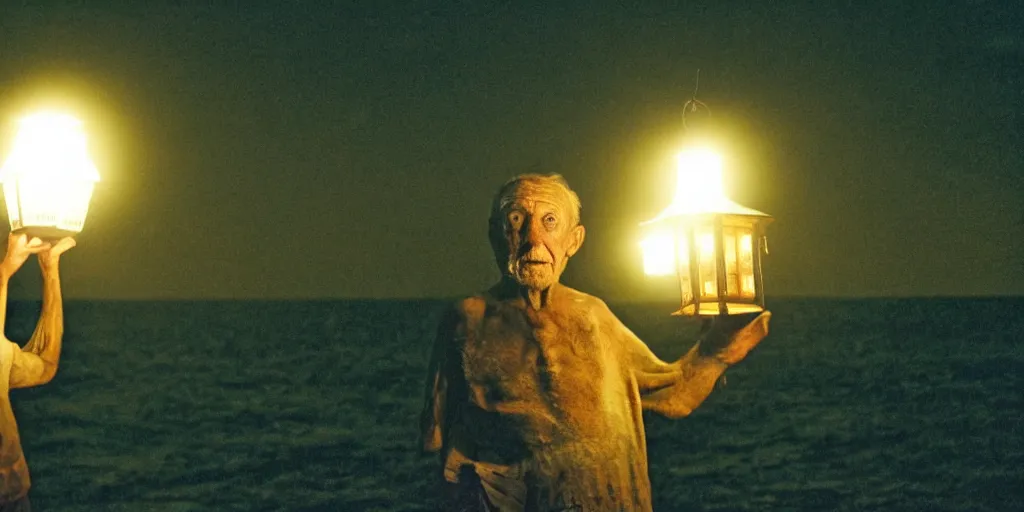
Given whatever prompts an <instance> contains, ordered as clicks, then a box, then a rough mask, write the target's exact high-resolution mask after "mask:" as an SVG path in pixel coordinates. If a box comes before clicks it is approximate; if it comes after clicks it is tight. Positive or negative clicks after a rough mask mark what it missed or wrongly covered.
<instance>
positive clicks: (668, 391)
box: [638, 347, 728, 418]
mask: <svg viewBox="0 0 1024 512" xmlns="http://www.w3.org/2000/svg"><path fill="white" fill-rule="evenodd" d="M671 366H672V367H674V370H675V371H673V372H671V373H664V374H660V375H657V377H655V378H651V377H653V376H652V375H644V374H641V375H638V380H639V381H640V383H641V386H643V385H644V384H647V386H649V387H647V389H646V392H645V393H643V394H642V401H643V404H644V407H645V408H647V409H650V410H653V411H655V412H657V413H659V414H662V415H664V416H668V417H670V418H679V417H683V416H686V415H688V414H690V413H691V412H693V410H694V409H696V408H697V407H699V406H700V404H701V403H703V402H704V400H705V399H706V398H707V397H708V395H710V394H711V391H713V390H714V388H715V383H716V382H718V379H719V377H721V376H722V373H723V372H725V370H726V368H728V365H726V364H725V363H722V362H721V361H718V360H717V359H714V358H710V357H705V356H702V355H701V354H700V350H699V348H698V347H694V348H693V349H692V350H690V352H689V353H687V354H686V355H685V356H683V357H682V358H680V359H679V360H678V361H676V362H675V363H673V364H672V365H671ZM645 381H646V382H645Z"/></svg>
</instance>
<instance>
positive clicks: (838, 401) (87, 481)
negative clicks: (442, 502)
mask: <svg viewBox="0 0 1024 512" xmlns="http://www.w3.org/2000/svg"><path fill="white" fill-rule="evenodd" d="M444 304H445V302H444V301H433V300H419V301H354V300H348V301H345V300H339V301H283V302H273V301H265V302H246V301H210V302H165V301H157V302H98V301H68V302H67V303H66V305H65V325H66V333H65V341H64V343H65V344H64V353H63V355H62V358H61V366H60V371H59V373H58V375H57V377H56V378H55V379H54V380H53V382H51V383H49V384H48V385H45V386H41V387H38V388H32V389H25V390H14V391H12V393H11V397H12V401H13V403H14V408H15V414H16V416H17V418H18V423H19V426H20V431H21V437H22V444H23V447H24V449H25V452H26V456H27V458H28V463H29V467H30V470H31V473H32V479H33V487H32V491H31V495H30V496H31V499H32V502H33V507H34V509H36V510H39V511H61V512H75V511H97V510H109V511H233V510H245V511H263V510H267V511H271V510H274V511H277V510H283V511H320V510H323V511H333V510H338V511H363V510H367V511H369V510H378V511H427V510H433V508H434V503H435V501H434V492H435V488H434V486H433V484H434V482H435V478H436V471H437V459H436V456H434V455H430V454H423V453H421V452H420V451H419V449H418V444H417V435H418V432H417V430H418V418H419V413H420V409H421V407H422V403H423V393H424V391H423V388H424V383H425V379H426V368H427V362H428V358H429V353H430V349H431V344H432V341H433V335H434V330H435V328H436V325H437V320H438V315H439V314H440V312H441V310H442V308H443V307H444ZM38 308H39V304H38V303H34V302H13V303H12V304H11V305H10V307H9V314H8V328H7V335H8V336H9V337H10V338H11V339H14V340H16V341H19V342H23V341H25V340H27V338H28V336H29V335H30V333H31V330H32V328H33V326H34V322H35V320H36V318H37V314H38ZM612 309H613V310H614V311H615V312H616V314H618V315H619V317H620V318H621V319H622V320H623V321H624V322H625V323H626V325H627V326H629V327H630V328H631V329H633V331H634V332H636V333H637V334H638V335H639V336H640V337H641V338H642V339H644V340H645V341H646V342H647V343H648V344H649V345H650V346H651V348H652V349H653V350H654V351H655V353H657V354H658V355H659V356H661V357H662V358H663V359H666V360H672V359H675V358H677V357H679V356H680V355H682V354H683V353H684V352H685V351H686V350H687V349H688V348H689V346H690V345H691V343H692V341H693V339H694V336H695V335H696V327H697V326H696V325H695V323H694V322H693V321H692V320H684V319H681V318H678V317H671V316H670V315H669V314H668V313H669V312H670V311H671V310H672V308H671V305H664V304H619V305H616V304H612ZM769 309H770V310H771V311H772V312H773V314H774V316H773V319H772V324H771V334H770V335H769V336H768V338H766V339H765V340H764V341H763V342H762V344H761V345H760V346H758V347H757V348H756V349H755V350H754V351H753V352H751V353H750V354H749V355H748V357H747V359H746V360H744V361H743V362H742V363H740V364H739V365H737V366H735V367H734V368H731V369H730V370H729V371H728V372H727V373H726V379H725V380H724V381H723V382H721V383H720V384H719V386H718V388H717V389H716V390H715V392H714V393H713V394H712V395H711V397H709V398H708V400H707V401H706V402H705V403H704V404H703V405H702V406H701V407H700V408H699V409H698V410H697V411H695V412H694V413H693V414H692V415H690V416H689V417H687V418H683V419H679V420H668V419H664V418H661V417H658V416H655V415H650V416H646V427H647V435H648V452H649V462H650V476H651V481H652V486H653V495H654V505H655V510H658V511H684V510H687V511H689V510H693V511H754V510H757V511H762V510H786V511H823V510H841V511H860V510H864V511H874V510H886V511H888V510H893V511H903V510H906V511H911V510H913V511H918V510H927V511H996V510H1006V511H1011V510H1024V385H1022V384H1024V382H1022V375H1024V348H1022V347H1024V339H1022V338H1024V298H993V299H973V298H972V299H870V300H825V299H775V300H770V301H769Z"/></svg>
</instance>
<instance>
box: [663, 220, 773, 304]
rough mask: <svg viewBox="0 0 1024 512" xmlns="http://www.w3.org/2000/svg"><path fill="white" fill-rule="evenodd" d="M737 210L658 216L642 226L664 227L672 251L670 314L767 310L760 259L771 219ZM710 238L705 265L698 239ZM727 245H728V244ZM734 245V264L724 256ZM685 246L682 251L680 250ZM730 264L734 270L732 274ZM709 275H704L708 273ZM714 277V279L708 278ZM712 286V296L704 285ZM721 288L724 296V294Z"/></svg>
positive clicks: (765, 250) (763, 253)
mask: <svg viewBox="0 0 1024 512" xmlns="http://www.w3.org/2000/svg"><path fill="white" fill-rule="evenodd" d="M736 206H738V207H739V208H742V210H744V211H743V212H742V213H739V212H701V213H686V214H675V215H668V216H660V217H659V218H656V219H653V220H651V221H648V222H645V223H643V224H644V225H651V226H657V225H661V226H664V225H668V227H669V228H670V232H671V236H672V240H673V244H672V250H673V251H675V258H674V259H675V273H676V277H677V279H678V286H679V297H680V306H679V309H678V310H676V311H675V312H674V313H672V314H673V315H678V316H715V315H734V314H743V313H755V312H759V311H763V310H764V309H765V294H764V274H763V267H762V263H763V262H762V256H763V255H765V254H767V249H768V246H767V237H766V235H765V231H766V229H765V228H766V227H767V225H768V224H770V223H771V222H772V220H773V219H772V218H771V217H770V216H769V215H767V214H764V213H762V212H758V211H756V210H752V209H749V208H744V207H742V206H739V205H736ZM708 235H710V236H711V237H712V244H711V245H712V248H713V250H712V251H711V261H703V260H702V256H704V254H702V253H704V252H706V251H703V250H702V249H701V243H700V240H699V238H700V237H705V236H708ZM743 236H749V237H750V254H749V260H750V261H749V276H748V277H750V278H751V282H750V283H749V285H744V277H745V276H744V272H742V267H744V266H745V265H744V262H743V254H742V253H743V249H742V248H741V246H742V245H743V244H742V239H743V238H742V237H743ZM730 241H731V242H730ZM730 245H731V246H732V252H733V255H732V258H731V259H732V264H731V265H730V261H729V260H730V258H728V254H727V252H728V250H727V248H728V247H729V246H730ZM681 246H683V247H685V248H686V249H685V254H681V253H683V252H684V251H681V250H680V247H681ZM730 266H732V267H734V270H735V271H733V272H730ZM709 271H710V273H711V274H712V275H711V276H707V275H702V274H706V273H709ZM708 277H712V281H709V280H708V279H707V278H708ZM709 283H710V284H712V286H711V287H710V288H713V292H711V291H709V290H708V289H707V288H708V287H707V284H709ZM723 290H724V293H722V292H723Z"/></svg>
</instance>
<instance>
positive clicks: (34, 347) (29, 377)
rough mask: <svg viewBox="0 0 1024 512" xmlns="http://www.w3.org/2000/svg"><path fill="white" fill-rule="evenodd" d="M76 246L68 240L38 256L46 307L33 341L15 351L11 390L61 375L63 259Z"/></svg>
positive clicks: (34, 384) (31, 339)
mask: <svg viewBox="0 0 1024 512" xmlns="http://www.w3.org/2000/svg"><path fill="white" fill-rule="evenodd" d="M74 246H75V241H74V240H73V239H71V238H65V239H62V240H60V241H59V242H57V243H56V244H54V245H53V246H47V247H45V248H43V249H42V250H41V251H39V253H38V257H39V267H40V269H41V270H42V273H43V307H42V311H41V312H40V315H39V321H38V322H37V323H36V328H35V331H33V332H32V337H31V338H30V339H29V341H28V343H26V344H25V347H24V348H22V349H21V350H15V351H14V360H13V364H12V365H11V381H10V387H11V388H26V387H32V386H38V385H41V384H46V383H47V382H50V380H51V379H53V377H54V375H56V374H57V366H58V362H59V360H60V349H61V339H62V338H63V336H64V307H63V299H62V297H61V290H60V271H59V267H60V255H61V254H63V253H64V252H65V251H67V250H68V249H71V248H72V247H74Z"/></svg>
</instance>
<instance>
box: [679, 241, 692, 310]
mask: <svg viewBox="0 0 1024 512" xmlns="http://www.w3.org/2000/svg"><path fill="white" fill-rule="evenodd" d="M688 238H689V236H688V233H687V230H685V229H680V230H679V234H678V236H677V237H676V242H677V245H676V262H677V270H676V273H677V275H678V276H679V288H680V290H679V291H680V295H681V296H682V300H683V304H689V303H691V302H693V283H692V281H690V247H689V245H690V244H689V243H687V239H688Z"/></svg>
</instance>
